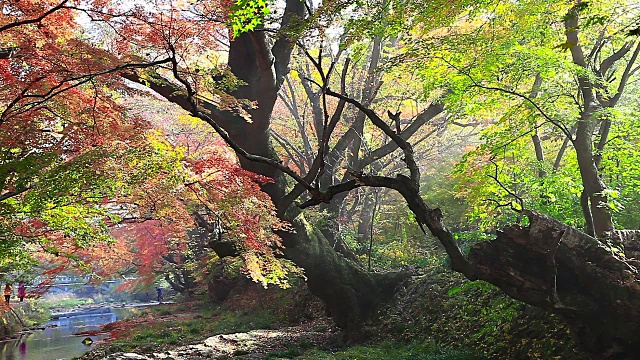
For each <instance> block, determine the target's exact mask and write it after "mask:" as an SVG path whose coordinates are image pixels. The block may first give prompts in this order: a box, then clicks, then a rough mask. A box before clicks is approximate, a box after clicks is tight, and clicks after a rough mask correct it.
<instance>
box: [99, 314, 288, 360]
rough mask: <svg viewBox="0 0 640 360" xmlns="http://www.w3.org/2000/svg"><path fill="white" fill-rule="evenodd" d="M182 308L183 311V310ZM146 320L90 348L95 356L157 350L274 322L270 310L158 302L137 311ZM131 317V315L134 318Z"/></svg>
mask: <svg viewBox="0 0 640 360" xmlns="http://www.w3.org/2000/svg"><path fill="white" fill-rule="evenodd" d="M185 312H186V313H185ZM181 313H185V314H184V317H183V318H173V319H166V318H164V319H157V318H158V317H161V316H168V315H175V314H181ZM141 316H142V317H144V316H147V317H148V318H150V320H149V321H145V322H144V323H141V324H139V325H133V326H132V327H130V328H128V329H125V330H122V331H120V334H118V336H117V337H120V338H119V339H115V340H113V341H111V342H109V343H108V344H106V345H105V346H102V347H100V348H99V349H96V351H94V352H93V353H94V356H96V357H95V358H100V356H105V355H108V354H112V353H114V352H119V351H122V352H142V353H149V352H158V351H160V350H163V349H169V348H171V347H175V346H177V345H187V344H192V343H196V342H200V341H202V340H203V339H206V338H208V337H211V336H215V335H218V334H228V333H235V332H246V331H250V330H255V329H269V328H271V327H273V326H274V324H275V323H276V322H277V320H278V319H277V317H276V316H274V315H273V314H272V312H271V311H270V310H267V309H265V310H258V311H255V310H254V311H253V312H244V311H236V312H232V311H229V310H223V309H221V308H214V309H207V308H204V307H199V306H196V307H195V308H188V307H184V306H179V305H178V306H176V305H173V306H171V305H159V306H154V307H151V308H149V309H146V310H145V311H143V312H142V314H141ZM134 320H135V319H134Z"/></svg>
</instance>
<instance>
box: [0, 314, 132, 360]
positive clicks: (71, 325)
mask: <svg viewBox="0 0 640 360" xmlns="http://www.w3.org/2000/svg"><path fill="white" fill-rule="evenodd" d="M136 311H137V309H136V308H111V307H104V308H97V309H91V310H89V311H87V310H84V311H79V312H72V313H67V314H62V315H60V316H59V317H58V318H55V319H52V320H50V321H49V322H47V323H46V324H45V325H44V326H45V329H44V330H40V331H34V332H33V333H26V334H23V335H22V336H21V337H20V338H18V339H14V340H8V341H4V342H0V359H3V360H58V359H72V358H73V357H77V356H80V355H82V354H84V353H85V352H87V351H89V350H91V349H92V348H93V346H94V344H95V343H96V342H98V340H102V339H104V338H105V337H106V335H99V336H91V339H92V340H93V341H94V343H93V344H92V345H84V344H83V343H82V339H84V338H85V337H86V336H74V335H73V334H75V333H78V332H81V331H87V330H97V329H99V328H100V326H101V325H104V324H107V323H110V322H114V321H116V320H122V319H126V318H127V317H129V316H131V315H132V314H133V313H134V312H136Z"/></svg>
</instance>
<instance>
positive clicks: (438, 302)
mask: <svg viewBox="0 0 640 360" xmlns="http://www.w3.org/2000/svg"><path fill="white" fill-rule="evenodd" d="M240 283H241V284H242V283H243V282H242V281H241V282H240ZM243 284H244V285H239V286H236V287H234V289H233V290H232V291H231V293H230V294H229V295H228V296H226V297H225V298H226V300H225V301H224V302H223V303H221V304H218V305H215V304H213V303H211V302H210V301H208V300H204V299H205V298H206V297H203V300H200V301H191V302H184V301H182V302H181V301H178V302H177V303H176V304H167V305H160V306H154V307H150V308H148V309H145V310H144V311H143V315H142V316H139V317H136V318H133V319H130V320H125V321H117V322H115V323H111V324H108V325H106V326H105V327H104V328H103V331H104V332H108V333H109V340H108V341H107V342H105V343H104V344H100V345H98V346H97V347H96V348H95V349H94V350H92V351H91V352H90V353H88V354H86V355H85V356H84V357H83V358H82V359H86V360H89V359H91V360H93V359H110V360H121V359H139V360H147V359H153V360H157V359H167V360H169V359H174V360H181V359H202V358H207V359H228V358H237V359H303V360H305V359H325V360H353V359H363V360H364V359H389V360H410V359H423V360H436V359H437V360H448V359H451V360H454V359H456V360H465V359H567V360H569V359H571V360H584V359H587V358H588V357H587V356H586V355H585V354H584V353H582V352H580V351H578V350H577V349H576V348H575V345H574V344H573V342H572V341H571V339H570V337H569V334H568V330H567V329H566V327H564V325H563V324H562V323H561V322H559V320H558V319H557V318H555V317H553V316H548V315H546V314H545V313H544V312H541V311H539V310H537V309H535V308H531V307H527V306H524V304H522V303H519V302H517V301H514V300H512V299H510V298H508V297H506V296H505V295H503V294H502V293H501V292H500V291H499V290H497V289H495V287H492V286H490V285H488V284H486V283H483V282H468V281H466V280H464V279H462V278H461V277H459V276H456V275H455V274H452V273H451V272H448V271H446V270H443V269H442V268H438V269H430V270H427V271H426V273H423V274H422V275H419V276H416V277H414V278H413V279H412V280H411V281H408V282H407V283H406V284H404V285H403V288H402V289H401V290H400V291H399V293H398V296H397V298H396V299H394V301H393V302H392V303H391V304H389V306H388V307H387V308H386V309H383V310H382V311H381V312H380V314H379V317H378V318H377V319H376V320H375V321H373V322H372V323H370V324H368V325H367V326H366V327H365V328H364V330H363V333H364V334H363V335H364V336H363V338H365V339H367V340H366V341H364V342H361V343H357V344H353V343H349V344H346V343H345V342H344V341H343V337H342V333H341V332H340V331H339V329H336V328H335V327H334V326H333V325H332V322H331V320H330V318H328V317H327V316H326V314H325V309H324V307H323V305H322V304H321V303H319V301H318V300H317V299H315V297H313V296H311V295H310V294H309V292H308V291H307V290H306V287H305V286H297V287H294V288H292V289H287V290H281V289H271V288H270V289H266V290H265V289H262V288H261V287H260V286H255V284H253V283H250V282H249V284H248V285H247V283H246V282H244V283H243ZM88 335H92V334H88Z"/></svg>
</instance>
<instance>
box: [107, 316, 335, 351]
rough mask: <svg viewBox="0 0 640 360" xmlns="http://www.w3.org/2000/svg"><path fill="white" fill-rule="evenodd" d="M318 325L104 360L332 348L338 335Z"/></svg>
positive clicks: (220, 338)
mask: <svg viewBox="0 0 640 360" xmlns="http://www.w3.org/2000/svg"><path fill="white" fill-rule="evenodd" d="M325 328H326V326H325V324H324V323H319V322H318V321H315V322H311V323H307V324H302V325H298V326H293V327H287V328H282V329H277V330H253V331H249V332H244V333H235V334H225V335H216V336H212V337H210V338H207V339H205V340H204V341H202V342H201V343H198V344H194V345H186V346H181V347H177V348H175V349H172V350H169V351H163V352H158V353H152V354H136V353H116V354H112V355H109V356H107V357H106V358H104V359H105V360H125V359H127V360H159V359H164V360H183V359H184V360H187V359H189V360H196V359H230V358H234V359H267V355H268V354H274V353H277V352H284V351H292V350H293V351H295V349H306V348H311V347H314V348H317V347H320V348H323V347H329V346H330V344H331V343H333V342H334V341H335V337H336V334H335V333H332V332H330V331H322V332H321V331H318V329H325Z"/></svg>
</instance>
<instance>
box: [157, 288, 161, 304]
mask: <svg viewBox="0 0 640 360" xmlns="http://www.w3.org/2000/svg"><path fill="white" fill-rule="evenodd" d="M156 292H157V293H158V302H162V289H161V288H160V287H157V288H156Z"/></svg>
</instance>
